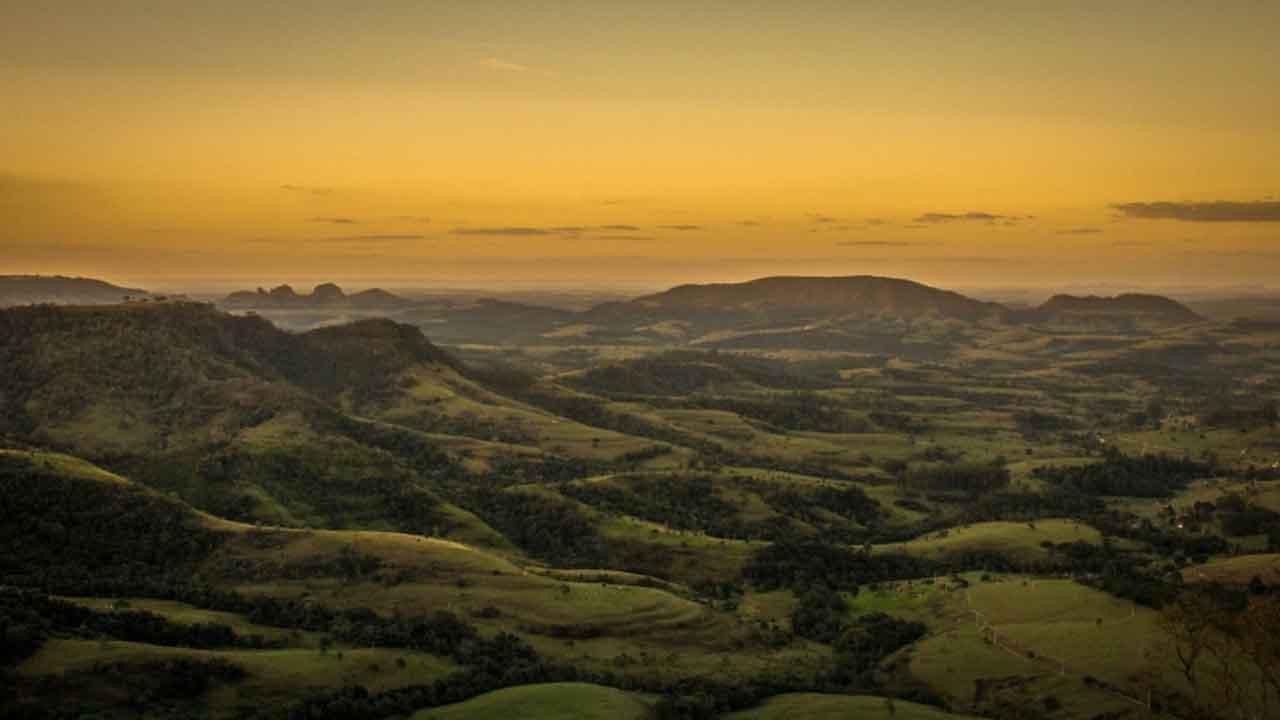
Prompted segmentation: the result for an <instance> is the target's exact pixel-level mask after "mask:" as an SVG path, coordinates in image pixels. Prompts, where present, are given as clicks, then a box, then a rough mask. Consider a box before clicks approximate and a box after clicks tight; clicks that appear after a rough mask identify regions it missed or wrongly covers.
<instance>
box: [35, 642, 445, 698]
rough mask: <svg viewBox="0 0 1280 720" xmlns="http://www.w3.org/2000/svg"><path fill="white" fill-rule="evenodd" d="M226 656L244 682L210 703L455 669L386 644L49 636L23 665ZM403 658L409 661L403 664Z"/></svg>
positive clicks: (427, 676)
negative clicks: (253, 644) (214, 644)
mask: <svg viewBox="0 0 1280 720" xmlns="http://www.w3.org/2000/svg"><path fill="white" fill-rule="evenodd" d="M180 657H188V658H221V659H223V660H226V661H229V662H232V663H235V664H237V665H240V666H242V667H243V668H244V669H245V671H246V672H247V677H246V678H245V679H244V680H242V681H241V682H238V683H234V684H223V685H218V686H215V687H214V688H212V689H211V690H210V691H209V692H208V693H207V696H206V697H205V698H204V701H205V702H206V703H207V704H209V705H211V706H223V707H231V706H235V705H239V704H243V703H259V702H271V701H280V700H282V699H284V698H289V697H294V698H296V697H298V694H299V693H300V692H302V691H305V690H308V689H335V688H340V687H345V686H348V685H355V684H359V685H364V686H365V687H367V688H369V689H370V690H372V691H375V692H377V691H381V690H389V689H391V688H397V687H405V686H408V685H416V684H421V683H430V682H432V681H433V680H435V679H437V678H440V677H444V676H445V675H447V674H448V673H449V672H451V671H452V670H454V669H455V666H454V665H453V663H451V662H450V661H448V660H445V659H443V658H439V657H436V656H433V655H427V654H424V653H416V652H411V651H407V650H390V649H382V648H364V649H342V650H339V649H334V650H331V651H329V652H328V653H321V652H319V651H318V650H314V649H296V648H294V649H286V650H192V649H188V648H172V647H162V646H158V645H146V644H142V643H131V642H119V641H105V642H104V641H97V640H50V641H49V642H48V643H46V644H45V646H44V647H43V648H42V649H41V650H40V651H39V652H37V653H36V654H35V655H33V656H32V657H30V658H28V659H27V660H26V661H25V662H23V663H22V664H21V665H19V666H18V672H19V673H20V674H22V675H24V676H66V675H68V674H75V673H79V672H89V671H92V670H93V668H94V665H95V664H97V663H130V664H132V663H141V662H148V661H154V660H168V659H173V658H180ZM398 660H403V661H404V666H403V667H401V666H400V663H399V662H397V661H398Z"/></svg>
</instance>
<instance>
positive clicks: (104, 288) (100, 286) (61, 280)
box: [0, 275, 149, 307]
mask: <svg viewBox="0 0 1280 720" xmlns="http://www.w3.org/2000/svg"><path fill="white" fill-rule="evenodd" d="M148 296H149V293H148V292H147V291H146V290H139V289H138V288H128V287H120V286H119V285H112V284H111V283H109V282H105V281H102V280H95V279H93V278H82V277H63V276H60V275H58V276H44V275H0V307H12V306H14V305H38V304H40V303H53V304H56V305H110V304H115V303H118V302H122V301H123V300H124V299H125V298H135V299H136V298H144V297H148Z"/></svg>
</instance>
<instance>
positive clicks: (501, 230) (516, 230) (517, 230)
mask: <svg viewBox="0 0 1280 720" xmlns="http://www.w3.org/2000/svg"><path fill="white" fill-rule="evenodd" d="M453 234H454V235H469V236H473V237H539V236H543V235H562V234H563V233H561V232H557V231H555V230H551V229H549V228H541V227H477V228H454V229H453Z"/></svg>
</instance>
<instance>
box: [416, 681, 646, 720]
mask: <svg viewBox="0 0 1280 720" xmlns="http://www.w3.org/2000/svg"><path fill="white" fill-rule="evenodd" d="M652 706H653V701H652V700H651V699H649V698H646V697H644V696H642V695H636V694H633V693H626V692H623V691H621V690H615V689H614V688H608V687H600V686H599V685H587V684H584V683H551V684H546V685H525V686H522V687H515V688H508V689H506V690H498V691H495V692H491V693H488V694H486V695H481V696H480V697H478V698H475V699H473V700H468V701H466V702H463V703H458V704H457V705H449V706H447V707H442V708H434V709H431V710H423V711H421V712H419V713H417V714H415V715H414V716H413V720H501V719H502V718H516V717H518V718H527V719H528V720H576V719H579V718H581V719H582V720H644V719H645V718H648V717H651V712H652Z"/></svg>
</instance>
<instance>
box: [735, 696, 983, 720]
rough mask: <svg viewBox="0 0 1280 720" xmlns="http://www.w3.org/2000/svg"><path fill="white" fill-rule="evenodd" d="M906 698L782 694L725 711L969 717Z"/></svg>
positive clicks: (810, 716) (834, 718) (813, 719)
mask: <svg viewBox="0 0 1280 720" xmlns="http://www.w3.org/2000/svg"><path fill="white" fill-rule="evenodd" d="M967 717H970V716H968V715H952V714H951V713H948V712H946V711H943V710H939V709H937V708H932V707H929V706H928V705H918V704H916V703H911V702H906V701H903V700H889V699H887V698H883V697H871V696H865V695H819V694H816V693H795V694H789V695H779V696H777V697H773V698H770V699H768V700H767V701H765V702H764V704H762V705H761V706H760V707H757V708H752V709H750V710H742V711H739V712H736V713H730V714H729V715H726V716H725V718H726V719H727V720H846V719H847V718H857V719H858V720H891V719H892V720H949V719H951V718H967Z"/></svg>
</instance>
